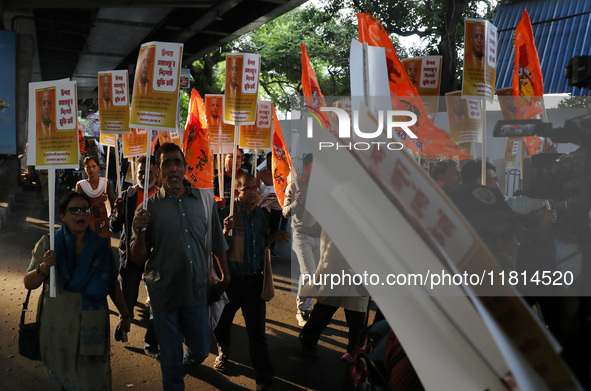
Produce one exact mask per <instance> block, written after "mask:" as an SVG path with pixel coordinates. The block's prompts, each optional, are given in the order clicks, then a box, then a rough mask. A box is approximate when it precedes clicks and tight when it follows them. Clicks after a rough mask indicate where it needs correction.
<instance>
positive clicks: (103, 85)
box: [98, 71, 130, 133]
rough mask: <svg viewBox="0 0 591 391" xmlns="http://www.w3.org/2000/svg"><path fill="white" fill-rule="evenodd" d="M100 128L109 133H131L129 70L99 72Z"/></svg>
mask: <svg viewBox="0 0 591 391" xmlns="http://www.w3.org/2000/svg"><path fill="white" fill-rule="evenodd" d="M98 79H99V88H98V95H99V96H98V101H99V114H100V116H99V120H100V125H99V129H100V131H101V132H108V133H129V132H130V130H129V88H128V80H129V77H128V75H127V71H105V72H99V73H98Z"/></svg>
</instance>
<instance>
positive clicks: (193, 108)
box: [182, 89, 206, 152]
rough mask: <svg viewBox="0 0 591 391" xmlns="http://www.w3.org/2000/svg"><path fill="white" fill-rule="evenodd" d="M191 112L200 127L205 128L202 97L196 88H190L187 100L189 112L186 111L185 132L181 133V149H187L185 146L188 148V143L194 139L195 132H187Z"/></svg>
mask: <svg viewBox="0 0 591 391" xmlns="http://www.w3.org/2000/svg"><path fill="white" fill-rule="evenodd" d="M191 114H193V115H194V116H195V118H196V119H197V121H198V122H199V124H198V125H199V126H201V127H202V128H205V127H206V125H205V106H204V104H203V99H202V98H201V95H199V92H197V90H195V89H192V90H191V99H190V101H189V112H188V113H187V123H186V124H185V132H184V133H183V146H182V148H183V151H185V152H186V151H187V148H189V146H190V144H191V143H192V142H193V141H194V139H195V134H194V133H190V132H187V131H186V129H187V124H188V123H189V119H190V117H191ZM190 130H194V127H193V128H190Z"/></svg>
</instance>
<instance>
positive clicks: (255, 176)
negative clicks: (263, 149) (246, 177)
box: [252, 149, 259, 179]
mask: <svg viewBox="0 0 591 391" xmlns="http://www.w3.org/2000/svg"><path fill="white" fill-rule="evenodd" d="M258 156H259V150H258V149H255V150H254V164H253V165H252V176H253V177H254V179H257V160H258V159H257V158H258Z"/></svg>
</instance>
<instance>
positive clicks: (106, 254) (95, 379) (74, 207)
mask: <svg viewBox="0 0 591 391" xmlns="http://www.w3.org/2000/svg"><path fill="white" fill-rule="evenodd" d="M90 205H91V203H90V199H89V198H88V196H86V195H85V194H80V193H74V192H72V193H68V194H67V195H66V196H65V197H64V198H63V199H62V201H61V202H60V206H59V211H60V217H61V220H62V221H63V223H64V224H63V225H62V226H61V228H60V229H59V230H57V231H56V233H55V241H54V250H50V245H49V235H44V236H43V237H42V238H41V240H39V242H37V244H36V245H35V249H34V250H33V257H32V259H31V264H30V265H29V269H28V270H27V274H26V275H25V278H24V282H25V287H26V288H27V289H36V288H38V287H39V286H41V285H42V284H43V295H42V300H43V310H42V313H41V336H40V339H41V360H42V362H43V367H44V369H45V370H46V372H47V374H48V375H49V378H50V379H51V380H53V381H54V382H56V383H57V384H59V385H61V386H62V390H76V391H83V390H88V391H91V390H92V391H102V390H105V391H108V390H111V366H110V340H109V314H108V304H107V295H109V296H110V297H111V300H113V302H114V303H115V305H116V306H117V309H118V311H119V313H120V314H127V315H126V316H123V317H122V318H123V319H122V321H121V326H122V328H123V329H124V330H127V331H129V327H130V323H131V321H130V316H129V312H128V311H127V306H126V305H125V300H124V299H123V294H122V293H121V289H120V287H119V283H118V282H117V267H116V264H115V260H114V258H113V254H112V251H111V247H110V245H109V239H108V238H104V237H101V236H99V235H98V234H96V233H95V232H93V231H91V230H90V229H89V223H90V218H91V214H92V208H91V206H90ZM51 266H56V273H55V274H56V287H57V295H56V297H55V298H50V297H49V280H48V279H47V277H48V276H49V270H50V267H51ZM46 280H47V283H45V282H46Z"/></svg>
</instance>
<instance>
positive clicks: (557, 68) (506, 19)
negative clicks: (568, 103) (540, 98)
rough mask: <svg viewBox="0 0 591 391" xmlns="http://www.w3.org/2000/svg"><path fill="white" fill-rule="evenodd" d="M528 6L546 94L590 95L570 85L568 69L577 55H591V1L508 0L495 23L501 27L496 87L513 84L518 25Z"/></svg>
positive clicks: (501, 6) (498, 27)
mask: <svg viewBox="0 0 591 391" xmlns="http://www.w3.org/2000/svg"><path fill="white" fill-rule="evenodd" d="M524 9H527V12H528V13H529V17H530V19H531V23H532V29H533V32H534V39H535V43H536V47H537V49H538V56H539V58H540V64H541V66H542V73H543V77H544V93H546V94H555V93H571V94H572V95H589V94H590V90H589V89H581V88H575V87H569V86H568V82H567V80H566V79H565V77H564V68H565V67H566V66H567V65H568V61H569V60H570V59H571V58H572V57H575V56H587V55H591V0H569V1H563V0H537V1H536V0H527V1H519V0H514V1H505V2H503V3H501V4H500V5H499V7H498V8H497V12H496V15H495V19H494V22H493V24H494V25H495V26H496V27H497V29H498V36H499V38H498V39H499V41H498V52H497V81H496V88H504V87H510V86H511V79H512V77H513V69H514V66H515V65H514V61H515V47H514V33H515V27H516V26H517V24H518V23H519V20H520V19H521V14H522V13H523V10H524Z"/></svg>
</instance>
